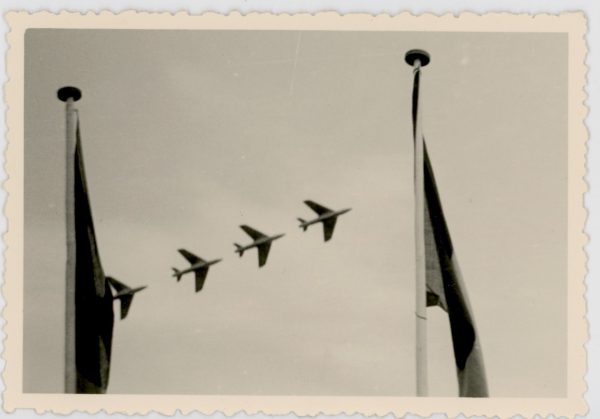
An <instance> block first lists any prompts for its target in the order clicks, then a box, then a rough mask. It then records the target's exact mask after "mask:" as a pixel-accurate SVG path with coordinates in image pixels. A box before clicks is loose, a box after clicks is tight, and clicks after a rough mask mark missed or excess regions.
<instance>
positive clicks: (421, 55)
mask: <svg viewBox="0 0 600 419" xmlns="http://www.w3.org/2000/svg"><path fill="white" fill-rule="evenodd" d="M417 60H419V61H420V62H421V67H425V66H426V65H427V64H429V61H431V57H430V56H429V53H428V52H427V51H424V50H422V49H411V50H410V51H408V52H407V53H406V55H405V56H404V61H406V63H407V64H408V65H410V66H414V65H415V61H417Z"/></svg>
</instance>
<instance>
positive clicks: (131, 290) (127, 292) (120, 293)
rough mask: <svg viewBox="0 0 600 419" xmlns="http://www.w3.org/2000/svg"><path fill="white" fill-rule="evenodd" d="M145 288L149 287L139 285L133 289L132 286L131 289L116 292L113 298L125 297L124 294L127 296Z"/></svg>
mask: <svg viewBox="0 0 600 419" xmlns="http://www.w3.org/2000/svg"><path fill="white" fill-rule="evenodd" d="M145 288H147V287H146V286H144V287H137V288H133V289H132V288H129V289H126V290H123V291H121V292H118V293H116V294H115V295H114V296H113V298H121V297H123V296H125V295H133V294H135V293H136V292H138V291H141V290H143V289H145Z"/></svg>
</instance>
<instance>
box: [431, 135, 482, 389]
mask: <svg viewBox="0 0 600 419" xmlns="http://www.w3.org/2000/svg"><path fill="white" fill-rule="evenodd" d="M424 171H425V174H424V175H425V176H424V183H425V265H426V281H427V305H428V306H439V307H441V308H442V309H443V310H444V311H446V312H447V313H448V317H449V320H450V330H451V333H452V344H453V347H454V359H455V361H456V369H457V375H458V386H459V395H460V396H461V397H488V387H487V382H486V377H485V369H484V364H483V357H482V354H481V348H480V345H479V339H478V337H477V332H476V330H475V322H474V320H473V315H472V312H471V307H470V305H469V301H468V298H467V294H466V290H465V286H464V284H463V281H462V275H461V273H460V269H459V266H458V262H457V260H456V255H455V254H454V249H453V247H452V240H451V238H450V232H449V231H448V226H447V224H446V219H445V217H444V212H443V210H442V204H441V201H440V197H439V194H438V190H437V185H436V182H435V177H434V174H433V168H432V166H431V161H430V160H429V155H428V153H427V147H426V146H425V147H424Z"/></svg>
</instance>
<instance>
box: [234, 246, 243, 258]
mask: <svg viewBox="0 0 600 419" xmlns="http://www.w3.org/2000/svg"><path fill="white" fill-rule="evenodd" d="M233 244H234V245H235V247H236V250H235V251H236V253H239V254H240V257H242V256H244V248H243V247H242V246H240V245H239V244H237V243H233Z"/></svg>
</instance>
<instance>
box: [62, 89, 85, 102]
mask: <svg viewBox="0 0 600 419" xmlns="http://www.w3.org/2000/svg"><path fill="white" fill-rule="evenodd" d="M56 96H58V98H59V99H60V100H62V101H63V102H66V101H67V100H69V98H71V99H73V102H77V101H78V100H79V99H81V90H79V89H78V88H77V87H73V86H65V87H61V88H60V89H58V92H56Z"/></svg>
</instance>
